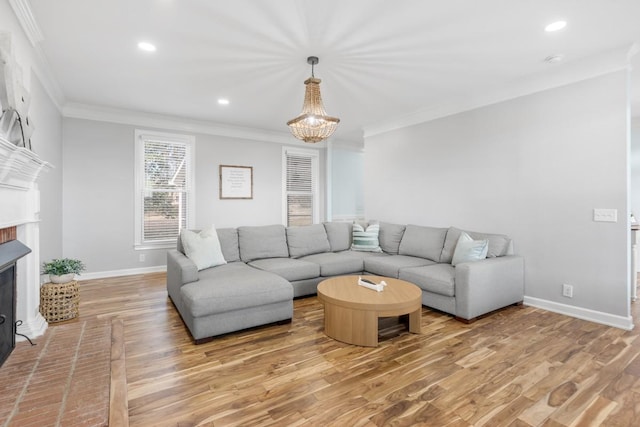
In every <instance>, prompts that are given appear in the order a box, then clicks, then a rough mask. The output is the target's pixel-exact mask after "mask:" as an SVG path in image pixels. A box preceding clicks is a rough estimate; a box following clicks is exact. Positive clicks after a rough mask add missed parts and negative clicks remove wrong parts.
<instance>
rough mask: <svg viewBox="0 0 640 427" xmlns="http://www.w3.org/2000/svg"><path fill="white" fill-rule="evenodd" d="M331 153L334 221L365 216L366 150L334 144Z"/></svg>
mask: <svg viewBox="0 0 640 427" xmlns="http://www.w3.org/2000/svg"><path fill="white" fill-rule="evenodd" d="M330 155H331V171H330V173H331V196H330V197H331V217H332V220H334V221H339V220H351V219H354V218H360V217H363V216H364V192H363V189H364V152H363V150H362V149H358V148H351V147H348V146H347V147H341V146H339V145H338V144H336V145H334V146H333V147H332V148H331V150H330Z"/></svg>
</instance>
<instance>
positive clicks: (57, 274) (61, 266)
mask: <svg viewBox="0 0 640 427" xmlns="http://www.w3.org/2000/svg"><path fill="white" fill-rule="evenodd" d="M84 270H85V266H84V264H83V263H82V261H80V260H79V259H71V258H60V259H54V260H51V261H49V262H43V263H42V274H48V275H49V280H50V281H51V283H68V282H71V281H72V280H73V279H74V277H75V275H76V274H80V273H81V272H83V271H84Z"/></svg>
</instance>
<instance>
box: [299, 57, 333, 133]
mask: <svg viewBox="0 0 640 427" xmlns="http://www.w3.org/2000/svg"><path fill="white" fill-rule="evenodd" d="M307 62H308V63H309V64H311V77H309V78H308V79H307V80H305V81H304V85H305V91H304V103H303V105H302V113H300V115H299V116H297V117H295V118H293V119H291V120H289V121H288V122H287V125H288V126H289V129H290V130H291V133H292V134H293V136H295V137H296V138H298V139H300V140H302V141H304V142H320V141H322V140H324V139H327V138H329V137H330V136H331V135H332V134H333V132H335V130H336V128H337V127H338V123H340V119H339V118H337V117H331V116H328V115H327V112H326V111H325V109H324V105H323V104H322V96H321V95H320V82H321V80H320V79H318V78H316V77H315V76H314V75H313V66H314V65H315V64H317V63H318V58H317V57H315V56H310V57H309V58H307Z"/></svg>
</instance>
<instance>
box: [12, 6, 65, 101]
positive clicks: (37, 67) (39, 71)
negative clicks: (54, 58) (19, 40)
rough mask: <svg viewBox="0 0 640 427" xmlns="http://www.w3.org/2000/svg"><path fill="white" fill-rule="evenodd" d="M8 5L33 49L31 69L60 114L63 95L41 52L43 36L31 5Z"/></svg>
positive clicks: (63, 99)
mask: <svg viewBox="0 0 640 427" xmlns="http://www.w3.org/2000/svg"><path fill="white" fill-rule="evenodd" d="M9 4H10V6H11V8H12V9H13V13H14V14H15V15H16V18H17V19H18V22H19V23H20V26H21V27H22V31H24V33H25V35H26V36H27V39H28V40H29V42H30V43H31V46H32V47H33V53H34V55H33V61H34V62H33V64H31V68H32V70H33V72H34V73H35V75H36V76H37V77H38V80H39V81H40V83H41V84H42V86H43V87H44V90H45V92H47V94H48V95H49V97H50V98H51V101H52V102H53V103H54V105H55V106H56V108H57V109H58V111H60V112H62V106H63V105H64V103H65V97H64V93H63V91H62V88H61V87H60V84H59V83H58V80H57V79H56V78H55V77H54V75H53V72H52V71H51V65H50V64H49V61H48V60H47V57H46V55H45V54H44V51H43V50H42V46H41V43H42V42H43V41H44V36H43V34H42V31H41V30H40V26H39V25H38V23H37V21H36V18H35V17H34V15H33V12H32V11H31V4H30V3H29V0H9Z"/></svg>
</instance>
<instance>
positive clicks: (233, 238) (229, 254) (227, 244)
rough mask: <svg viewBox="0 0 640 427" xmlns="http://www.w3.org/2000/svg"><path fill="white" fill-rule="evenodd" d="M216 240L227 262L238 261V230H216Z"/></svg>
mask: <svg viewBox="0 0 640 427" xmlns="http://www.w3.org/2000/svg"><path fill="white" fill-rule="evenodd" d="M216 231H217V232H218V239H219V240H220V247H221V248H222V254H223V255H224V259H226V260H227V262H234V261H240V248H239V247H238V230H236V229H235V228H218V229H217V230H216Z"/></svg>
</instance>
